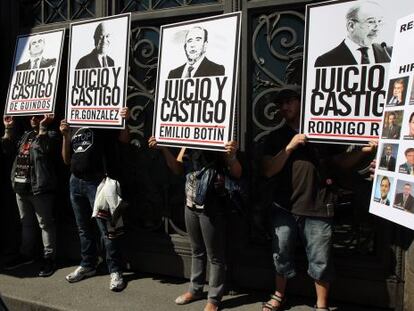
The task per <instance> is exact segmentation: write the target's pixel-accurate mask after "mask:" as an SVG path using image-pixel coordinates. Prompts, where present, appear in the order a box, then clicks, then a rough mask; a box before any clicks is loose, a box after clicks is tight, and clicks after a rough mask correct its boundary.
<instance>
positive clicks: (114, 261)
mask: <svg viewBox="0 0 414 311" xmlns="http://www.w3.org/2000/svg"><path fill="white" fill-rule="evenodd" d="M99 183H100V181H86V180H83V179H80V178H77V177H76V176H74V175H73V174H72V175H71V176H70V201H71V203H72V208H73V212H74V214H75V219H76V224H77V225H78V230H79V239H80V246H81V257H82V260H81V263H80V265H81V266H82V267H88V268H95V267H96V263H97V258H98V256H97V241H96V238H95V226H94V222H95V221H96V223H97V225H98V228H99V232H100V235H101V239H103V241H104V244H105V249H106V263H107V266H108V270H109V272H110V273H112V272H121V271H122V259H121V252H120V249H119V245H118V242H117V240H110V239H109V238H108V235H107V229H106V224H105V220H103V219H99V218H94V219H92V218H91V217H92V209H93V204H94V201H95V194H96V189H97V188H98V185H99Z"/></svg>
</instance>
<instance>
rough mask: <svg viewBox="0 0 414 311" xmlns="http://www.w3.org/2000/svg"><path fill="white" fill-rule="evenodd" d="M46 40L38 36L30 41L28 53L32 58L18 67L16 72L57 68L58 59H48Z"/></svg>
mask: <svg viewBox="0 0 414 311" xmlns="http://www.w3.org/2000/svg"><path fill="white" fill-rule="evenodd" d="M45 45H46V40H45V38H44V37H43V36H42V35H37V36H34V37H32V38H30V40H29V47H28V52H29V55H30V58H29V59H27V60H26V61H25V62H22V63H20V64H18V65H17V66H16V70H27V69H37V68H46V67H51V66H56V58H46V57H45V56H44V55H43V53H44V51H45Z"/></svg>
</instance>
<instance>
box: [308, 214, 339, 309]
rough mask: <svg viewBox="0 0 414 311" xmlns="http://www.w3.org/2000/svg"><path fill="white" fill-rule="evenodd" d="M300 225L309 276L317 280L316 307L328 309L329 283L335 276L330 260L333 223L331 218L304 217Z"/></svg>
mask: <svg viewBox="0 0 414 311" xmlns="http://www.w3.org/2000/svg"><path fill="white" fill-rule="evenodd" d="M300 224H301V225H300V228H301V230H300V232H301V237H302V239H303V241H304V245H305V249H306V255H307V257H308V262H309V268H308V274H309V275H310V276H311V277H312V278H313V279H314V280H315V289H316V295H317V302H316V307H318V308H327V307H328V294H329V285H330V284H329V282H330V281H332V279H333V275H334V271H333V266H332V263H331V258H330V252H331V244H332V221H331V219H329V218H316V217H303V218H302V219H301V221H300Z"/></svg>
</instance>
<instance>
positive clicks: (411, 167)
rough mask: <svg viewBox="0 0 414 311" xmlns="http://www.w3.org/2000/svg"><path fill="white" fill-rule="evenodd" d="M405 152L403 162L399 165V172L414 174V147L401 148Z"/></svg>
mask: <svg viewBox="0 0 414 311" xmlns="http://www.w3.org/2000/svg"><path fill="white" fill-rule="evenodd" d="M401 151H403V152H404V158H403V159H404V160H403V163H402V164H400V166H399V167H398V172H399V173H401V174H408V175H413V176H414V148H413V147H409V148H405V150H404V149H401Z"/></svg>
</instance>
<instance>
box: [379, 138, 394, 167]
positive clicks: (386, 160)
mask: <svg viewBox="0 0 414 311" xmlns="http://www.w3.org/2000/svg"><path fill="white" fill-rule="evenodd" d="M379 150H381V158H380V162H379V165H378V168H379V169H380V170H386V171H392V172H394V171H395V165H396V163H397V155H398V144H383V145H382V148H380V149H379Z"/></svg>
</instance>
